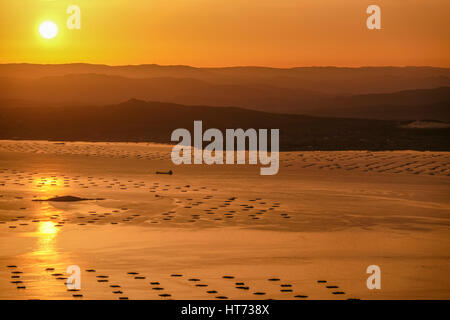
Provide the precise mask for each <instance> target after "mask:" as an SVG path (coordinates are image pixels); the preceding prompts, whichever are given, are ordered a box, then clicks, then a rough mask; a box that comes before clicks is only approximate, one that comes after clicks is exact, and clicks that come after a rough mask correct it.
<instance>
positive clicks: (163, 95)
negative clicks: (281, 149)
mask: <svg viewBox="0 0 450 320" xmlns="http://www.w3.org/2000/svg"><path fill="white" fill-rule="evenodd" d="M449 88H450V69H448V68H433V67H361V68H337V67H300V68H289V69H280V68H267V67H228V68H195V67H189V66H159V65H136V66H107V65H91V64H62V65H34V64H0V104H2V105H4V106H11V107H13V106H16V107H20V106H29V107H32V106H45V105H49V106H69V105H73V106H76V105H111V104H117V103H120V102H123V101H127V100H129V99H132V98H134V99H140V100H146V101H161V102H170V103H178V104H182V105H208V106H220V107H227V106H237V107H243V108H248V109H252V110H258V111H265V112H271V113H290V114H308V115H315V116H327V117H351V118H369V119H381V120H436V121H450V112H449V108H450V89H449Z"/></svg>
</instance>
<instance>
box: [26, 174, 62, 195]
mask: <svg viewBox="0 0 450 320" xmlns="http://www.w3.org/2000/svg"><path fill="white" fill-rule="evenodd" d="M33 185H34V186H35V188H36V189H37V190H40V191H41V192H45V193H49V194H51V193H54V192H56V191H59V190H61V189H62V188H63V186H64V182H63V180H62V179H60V178H57V177H42V178H38V179H35V180H34V182H33Z"/></svg>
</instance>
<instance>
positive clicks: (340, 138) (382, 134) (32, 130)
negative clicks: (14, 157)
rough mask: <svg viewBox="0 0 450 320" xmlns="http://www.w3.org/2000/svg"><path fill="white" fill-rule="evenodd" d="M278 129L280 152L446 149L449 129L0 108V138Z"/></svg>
mask: <svg viewBox="0 0 450 320" xmlns="http://www.w3.org/2000/svg"><path fill="white" fill-rule="evenodd" d="M194 120H202V121H203V128H204V130H206V129H207V128H218V129H220V130H222V132H224V130H225V129H228V128H234V129H237V128H243V129H248V128H254V129H272V128H274V129H275V128H276V129H280V148H281V150H365V149H369V150H398V149H413V150H445V151H449V150H450V140H449V139H448V137H449V134H450V129H449V128H446V127H445V126H444V128H438V129H410V128H408V124H409V123H410V122H407V121H406V122H405V121H380V120H366V119H351V118H325V117H311V116H304V115H292V114H274V113H266V112H260V111H253V110H248V109H242V108H235V107H210V106H186V105H179V104H172V103H162V102H145V101H140V100H136V99H132V100H129V101H126V102H124V103H120V104H114V105H105V106H76V107H47V106H45V107H33V108H30V107H5V106H0V139H31V140H41V139H44V140H66V141H73V140H77V141H152V142H163V143H170V142H171V141H170V137H171V133H172V131H173V130H175V129H178V128H187V129H189V130H191V132H193V123H194Z"/></svg>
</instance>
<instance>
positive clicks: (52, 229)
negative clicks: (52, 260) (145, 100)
mask: <svg viewBox="0 0 450 320" xmlns="http://www.w3.org/2000/svg"><path fill="white" fill-rule="evenodd" d="M58 232H59V229H58V227H56V224H55V223H54V222H52V221H41V222H39V227H38V231H37V236H38V243H37V248H36V250H34V251H33V252H32V254H33V255H51V256H55V255H57V251H56V250H55V242H54V239H55V237H56V235H57V234H58Z"/></svg>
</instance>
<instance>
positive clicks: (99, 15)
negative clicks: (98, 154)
mask: <svg viewBox="0 0 450 320" xmlns="http://www.w3.org/2000/svg"><path fill="white" fill-rule="evenodd" d="M1 3H2V10H1V11H0V63H11V62H28V63H68V62H88V63H104V64H111V65H122V64H144V63H157V64H165V65H167V64H183V65H193V66H233V65H264V66H274V67H292V66H311V65H336V66H361V65H430V66H441V67H450V37H449V30H450V1H448V0H372V1H365V0H339V1H337V0H170V1H169V0H70V1H66V0H2V1H1ZM70 4H76V5H78V6H80V8H81V15H82V20H81V24H82V25H81V30H68V29H67V27H66V20H67V18H68V16H69V15H68V14H67V13H66V9H67V7H68V5H70ZM370 4H377V5H379V6H380V7H381V27H382V30H368V29H367V28H366V18H367V14H366V8H367V6H368V5H370ZM45 20H51V21H54V22H55V23H56V24H57V25H58V27H59V33H58V35H57V36H56V37H55V38H54V39H44V38H42V37H41V36H40V35H39V32H38V28H39V25H40V23H42V22H43V21H45Z"/></svg>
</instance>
